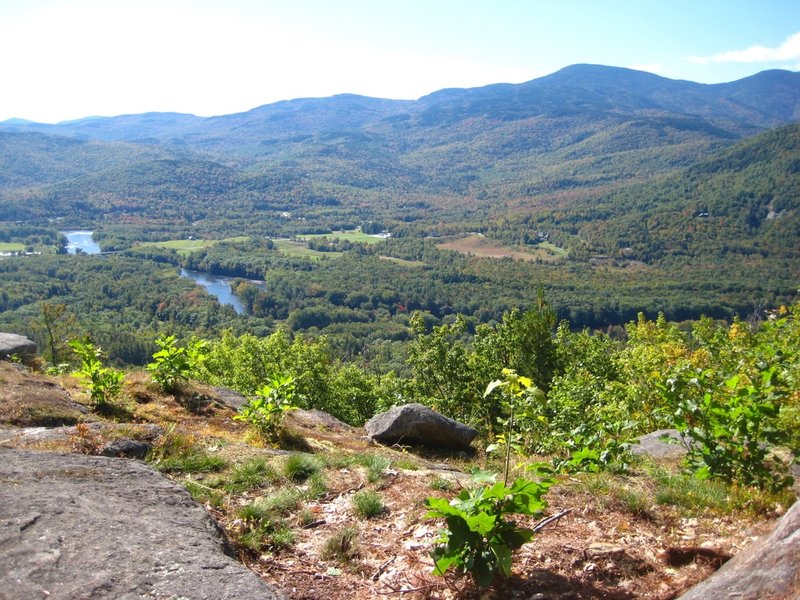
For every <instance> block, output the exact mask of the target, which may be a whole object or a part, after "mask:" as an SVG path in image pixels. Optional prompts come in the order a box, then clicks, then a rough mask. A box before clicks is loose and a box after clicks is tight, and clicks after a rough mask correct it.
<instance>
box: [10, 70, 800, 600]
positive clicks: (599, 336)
mask: <svg viewBox="0 0 800 600" xmlns="http://www.w3.org/2000/svg"><path fill="white" fill-rule="evenodd" d="M799 116H800V73H796V72H791V71H783V70H772V71H764V72H762V73H758V74H756V75H753V76H751V77H747V78H745V79H741V80H738V81H732V82H729V83H725V84H713V85H704V84H699V83H693V82H689V81H678V80H671V79H667V78H664V77H659V76H657V75H653V74H651V73H645V72H642V71H636V70H632V69H622V68H616V67H604V66H601V65H586V64H579V65H573V66H571V67H567V68H564V69H562V70H560V71H557V72H555V73H552V74H550V75H547V76H544V77H540V78H538V79H534V80H531V81H528V82H526V83H521V84H496V85H489V86H484V87H480V88H471V89H444V90H440V91H437V92H434V93H432V94H429V95H427V96H424V97H422V98H419V99H417V100H390V99H382V98H370V97H364V96H357V95H352V94H341V95H336V96H331V97H325V98H303V99H296V100H287V101H281V102H276V103H273V104H267V105H264V106H260V107H256V108H253V109H252V110H249V111H247V112H243V113H237V114H229V115H220V116H216V117H208V118H203V117H197V116H194V115H186V114H177V113H147V114H130V115H123V116H118V117H97V118H87V119H81V120H77V121H70V122H64V123H59V124H55V125H47V124H41V123H33V122H26V121H20V120H12V121H7V122H4V123H0V331H3V332H14V333H16V334H22V335H25V336H28V337H29V338H30V339H31V340H33V341H34V342H36V345H37V346H38V349H39V351H38V354H36V355H32V356H31V355H27V354H25V355H21V354H19V353H17V354H13V353H12V354H11V355H10V356H9V358H10V359H11V362H6V361H3V362H2V363H0V378H2V380H3V382H4V385H3V386H0V396H2V398H0V399H2V402H0V405H2V410H0V425H2V427H3V435H2V437H3V440H2V442H0V445H3V446H12V447H13V448H14V449H13V450H12V449H10V448H3V452H4V456H10V457H14V458H15V459H19V460H27V461H31V460H35V459H34V458H31V457H30V456H28V455H27V454H24V453H23V452H22V450H20V448H22V449H34V450H37V451H41V450H50V451H52V450H58V451H68V452H73V453H79V454H100V453H103V452H104V451H105V450H104V449H107V444H115V443H123V442H124V443H125V444H128V447H134V448H138V449H139V450H141V452H138V451H137V452H138V455H137V456H138V458H139V459H143V460H145V461H146V462H147V463H148V464H149V466H145V465H137V466H136V469H140V468H141V469H142V470H148V472H150V471H151V467H152V469H155V470H157V471H160V472H161V473H162V474H163V475H164V477H168V478H170V479H171V480H172V482H174V483H176V484H178V485H179V486H181V487H182V488H185V490H188V492H189V494H190V495H191V497H192V498H193V499H194V500H192V499H191V498H189V495H187V494H186V491H185V490H184V489H174V490H173V492H175V493H177V494H179V495H180V496H181V497H182V498H183V502H184V503H186V504H187V505H188V506H190V507H193V508H194V509H197V508H198V507H197V506H196V504H195V502H197V503H199V504H201V505H202V506H203V507H204V508H205V511H207V513H208V514H210V515H212V516H213V517H214V519H215V522H216V523H219V524H220V526H221V527H222V528H223V529H224V530H225V532H226V535H227V536H228V537H229V538H230V540H231V543H232V549H231V550H230V554H231V555H234V554H235V556H236V558H237V559H238V560H239V561H240V563H242V564H244V565H245V566H247V567H249V568H250V569H251V570H252V571H254V572H256V573H257V574H258V575H260V577H261V578H262V579H263V580H265V581H267V582H269V583H271V584H274V585H276V586H278V587H279V588H280V589H282V590H285V591H286V593H287V596H288V597H290V598H297V599H298V600H299V599H300V598H312V597H319V595H320V594H321V593H322V592H321V591H320V590H321V589H323V587H322V586H323V585H324V589H325V590H327V592H328V593H333V594H334V595H338V596H341V597H352V598H372V597H374V596H375V594H380V595H386V596H392V595H406V594H407V597H409V598H442V599H445V598H447V599H454V598H479V597H480V598H483V597H488V596H487V595H486V592H485V588H486V587H491V588H493V590H494V592H492V593H496V594H497V595H498V596H497V597H510V595H511V594H514V593H517V591H519V590H521V591H522V592H524V593H522V594H521V595H520V597H528V596H530V598H535V597H539V596H540V595H543V594H544V596H543V598H554V599H555V598H558V599H560V600H565V599H566V598H567V597H569V598H571V599H573V598H619V599H620V600H622V599H626V600H627V599H631V598H651V599H653V600H656V599H657V600H666V599H667V598H670V599H671V598H675V597H677V596H678V595H679V594H681V593H683V592H685V591H686V590H687V589H688V588H689V587H691V586H692V585H693V584H695V583H697V582H699V581H701V580H703V579H705V578H706V577H708V576H709V575H710V573H711V572H712V571H713V570H715V569H717V568H719V566H720V565H721V564H722V563H723V562H724V561H725V560H727V559H728V558H729V557H730V556H731V555H733V554H736V553H737V552H739V551H740V550H741V549H742V548H743V547H745V546H746V545H747V543H748V542H749V541H750V538H751V537H753V536H756V535H760V534H763V533H765V532H767V531H768V530H769V529H770V527H771V525H772V524H773V523H775V521H776V520H777V519H778V518H779V517H780V516H781V515H783V514H784V513H787V512H788V510H787V509H788V507H789V506H790V505H791V504H792V503H793V502H794V501H795V499H796V493H797V489H798V488H797V484H796V483H794V481H793V479H792V477H793V476H794V475H797V473H798V471H797V468H796V467H797V465H796V462H797V461H796V459H795V457H796V456H798V455H800V395H799V394H798V389H800V351H799V350H798V349H800V290H799V289H798V288H800V122H798V117H799ZM12 337H15V336H12ZM26 386H27V387H26ZM43 390H49V393H50V394H52V395H51V396H47V394H45V393H44V392H43ZM46 397H47V398H50V401H46V399H45V398H46ZM413 404H416V405H421V408H420V410H422V409H424V410H428V409H432V410H434V411H437V412H438V413H440V416H441V415H444V416H446V417H448V418H450V419H455V420H457V421H459V422H460V423H463V424H466V425H467V426H468V427H467V429H470V428H471V429H470V431H471V435H472V437H470V441H469V442H467V444H466V445H467V446H469V444H470V443H471V444H472V446H470V447H469V448H465V447H461V448H460V449H457V450H452V449H448V450H442V449H441V448H436V446H437V443H438V442H440V441H441V437H439V436H429V437H431V438H432V439H426V440H423V442H425V443H427V444H428V446H430V447H428V446H426V445H425V443H423V444H422V447H421V448H419V447H414V446H413V445H412V444H411V443H410V442H415V443H416V442H419V440H418V439H417V438H415V437H414V435H412V434H403V436H401V439H400V440H399V441H397V442H396V443H395V442H389V444H390V445H389V446H383V445H380V444H379V443H378V442H376V441H373V440H371V439H370V440H368V439H367V437H366V432H367V429H366V428H364V429H362V427H364V426H365V423H367V422H368V421H369V420H371V419H373V418H374V417H375V416H376V415H379V414H382V413H385V412H386V411H390V410H392V409H393V408H395V407H401V406H402V407H405V406H406V405H413ZM428 412H430V411H429V410H428ZM61 426H63V427H61ZM462 427H463V426H462ZM29 428H30V429H29ZM43 428H44V429H43ZM663 431H668V432H669V435H670V436H671V437H672V438H673V439H676V440H678V441H677V443H675V444H671V446H672V447H671V448H670V450H674V449H677V450H678V452H677V453H676V454H674V455H672V454H671V456H672V457H671V458H667V459H666V460H664V457H663V456H661V457H654V456H651V455H650V454H647V453H646V452H644V451H642V452H639V449H640V448H643V447H644V446H645V444H644V442H645V440H646V439H648V436H649V437H652V436H659V435H660V433H659V432H663ZM653 432H656V433H653ZM473 438H474V440H473ZM659 440H660V438H659ZM651 441H652V440H651ZM406 442H409V443H408V444H407V443H406ZM137 443H138V444H139V445H138V446H137ZM663 445H667V444H666V443H665V442H664V443H663ZM116 447H117V446H112V448H116ZM662 450H663V449H662ZM111 453H112V454H113V455H114V456H118V455H119V453H117V452H116V451H112V452H111ZM81 458H83V457H81ZM75 460H77V459H75ZM98 460H99V459H95V458H94V457H93V458H92V459H91V460H90V461H89V462H87V463H86V464H90V463H91V464H92V465H95V464H100V462H102V461H100V462H98ZM109 460H111V459H109ZM81 464H83V463H81ZM93 468H94V467H93ZM470 472H471V473H472V474H471V475H470V474H469V473H470ZM151 475H153V477H154V478H155V480H156V481H161V484H163V485H166V482H164V481H163V480H162V479H160V476H159V475H158V474H157V473H152V472H151ZM9 477H11V476H10V475H9ZM34 480H37V477H33V478H32V481H31V482H29V483H30V484H31V486H32V489H33V487H35V485H38V484H37V481H34ZM112 488H113V486H112ZM4 489H8V486H6V488H4ZM545 493H546V494H547V499H548V501H549V509H548V506H547V503H546V502H542V501H541V500H542V497H543V496H544V495H545ZM796 508H797V507H795V509H796ZM545 509H548V510H547V511H545ZM201 512H202V511H201ZM26 514H27V513H26ZM545 514H547V515H549V517H548V518H551V519H553V520H552V521H549V523H552V526H551V527H549V528H548V529H544V526H542V528H543V532H541V533H539V535H537V537H536V539H535V540H533V541H532V542H531V543H530V544H528V543H527V542H529V541H531V539H532V536H533V533H534V532H533V531H532V530H529V528H535V527H538V525H537V522H539V521H538V520H539V519H540V518H545ZM792 514H796V513H792ZM508 515H515V516H514V517H513V519H509V520H508V521H504V520H503V517H504V516H508ZM202 516H203V517H207V515H206V513H205V512H203V515H202ZM25 518H28V517H25ZM37 518H38V517H37ZM459 519H460V520H459ZM562 519H563V520H562ZM539 524H541V522H539ZM345 525H354V526H353V527H345ZM35 526H36V518H33V520H32V521H30V522H29V523H28V524H26V525H24V527H16V525H15V530H17V529H18V530H19V533H20V534H21V532H23V531H24V530H25V528H27V527H35ZM442 527H446V529H442ZM84 529H85V528H84ZM34 531H35V530H34ZM15 535H16V533H15ZM26 535H27V534H26ZM443 535H444V536H445V537H442V536H443ZM445 539H446V540H447V541H446V543H445ZM34 542H35V540H34ZM34 542H32V543H34ZM181 543H182V540H181ZM512 553H513V557H514V562H513V563H512ZM231 562H233V561H231ZM159 564H160V563H159ZM240 566H241V565H236V567H237V568H239V567H240ZM434 566H435V567H436V569H438V570H441V571H442V572H446V576H445V577H444V578H442V577H439V576H434V574H433V573H432V570H433V569H434ZM158 568H161V567H160V566H159V567H158ZM214 568H216V567H214ZM440 574H441V573H440ZM256 583H258V584H261V582H260V581H257V582H256ZM541 590H544V592H542V591H541ZM562 592H564V593H563V594H562ZM546 594H551V595H546ZM564 594H567V595H566V596H565V595H564Z"/></svg>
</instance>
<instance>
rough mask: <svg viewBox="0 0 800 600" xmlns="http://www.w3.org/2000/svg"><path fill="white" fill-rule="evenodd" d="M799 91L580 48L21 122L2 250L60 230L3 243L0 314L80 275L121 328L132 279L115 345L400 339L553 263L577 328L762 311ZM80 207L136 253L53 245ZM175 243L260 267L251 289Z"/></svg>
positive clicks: (528, 285)
mask: <svg viewBox="0 0 800 600" xmlns="http://www.w3.org/2000/svg"><path fill="white" fill-rule="evenodd" d="M798 107H800V76H799V75H798V74H797V73H791V72H787V71H769V72H764V73H760V74H758V75H755V76H753V77H749V78H747V79H743V80H741V81H736V82H731V83H727V84H720V85H701V84H695V83H692V82H686V81H673V80H668V79H664V78H661V77H658V76H655V75H652V74H647V73H642V72H637V71H631V70H627V69H618V68H609V67H601V66H595V65H575V66H573V67H568V68H566V69H563V70H561V71H559V72H557V73H554V74H552V75H549V76H547V77H543V78H540V79H536V80H533V81H530V82H527V83H523V84H519V85H510V84H499V85H493V86H487V87H483V88H476V89H451V90H441V91H439V92H436V93H433V94H431V95H429V96H426V97H423V98H420V99H419V100H416V101H393V100H383V99H375V98H365V97H360V96H353V95H341V96H335V97H331V98H318V99H299V100H291V101H286V102H279V103H276V104H271V105H266V106H262V107H258V108H255V109H253V110H251V111H249V112H246V113H241V114H236V115H226V116H220V117H214V118H208V119H204V118H200V117H194V116H192V115H179V114H158V113H151V114H144V115H127V116H121V117H110V118H90V119H84V120H80V121H73V122H69V123H62V124H59V125H52V126H51V125H39V124H32V123H19V122H11V123H6V124H2V125H0V148H1V149H2V152H0V220H2V221H4V222H5V223H4V225H3V227H2V229H0V231H2V235H3V240H2V243H3V244H5V245H4V246H3V247H2V248H0V250H5V251H11V252H20V251H22V250H27V251H29V252H34V253H35V252H44V253H45V256H25V257H11V258H9V259H5V260H4V261H3V262H0V268H2V269H3V271H4V272H6V273H7V274H8V276H7V277H5V278H4V280H3V281H2V282H1V283H0V285H2V297H1V298H0V299H2V306H3V308H2V310H3V312H2V313H0V320H2V322H3V323H5V324H6V325H7V326H12V325H13V326H15V327H17V328H20V327H21V328H24V327H25V326H26V325H25V323H26V319H30V318H32V317H34V316H35V315H36V314H37V311H38V306H39V305H38V303H39V302H40V301H42V300H49V301H62V300H63V301H67V302H68V303H69V304H70V305H75V306H80V307H82V308H81V319H82V321H84V324H85V327H86V328H88V329H90V330H95V331H96V334H97V335H99V336H101V337H102V338H103V339H104V340H106V339H107V340H109V342H110V343H111V344H112V345H114V343H115V342H114V341H112V340H115V339H121V338H115V337H114V336H113V334H112V331H113V329H114V326H112V324H111V321H112V320H113V319H112V318H111V317H110V316H109V315H111V314H113V311H118V310H121V309H122V307H123V305H124V306H125V307H126V309H127V310H129V311H137V316H136V317H135V318H134V317H131V318H132V319H133V324H123V325H122V327H123V329H124V328H125V327H130V329H131V332H132V333H131V336H132V338H131V340H132V341H130V344H129V345H130V346H131V349H130V351H127V350H125V349H124V348H119V349H117V350H116V351H115V352H114V355H115V356H116V357H117V358H118V359H120V360H125V361H128V360H130V361H133V362H141V360H142V358H141V357H142V356H143V353H142V350H141V348H144V347H150V348H151V347H152V341H144V339H145V338H149V339H150V340H151V339H152V337H153V334H155V333H156V332H159V331H169V332H174V333H179V334H181V335H189V334H190V333H191V332H192V330H193V328H200V329H201V330H202V332H203V333H204V334H205V333H209V334H212V335H213V334H219V332H220V331H222V329H224V328H228V327H231V328H233V329H234V330H236V331H243V330H245V329H250V330H253V331H259V332H263V333H265V332H269V331H272V330H273V329H274V328H276V327H284V328H287V329H288V330H290V331H293V332H304V333H306V334H308V335H319V334H321V333H325V334H327V335H329V336H330V339H331V341H332V344H333V347H334V348H336V350H337V352H341V353H342V355H345V356H356V355H360V356H370V357H373V358H374V357H375V356H376V355H380V356H381V357H382V358H381V359H380V360H381V361H384V362H385V363H386V364H396V363H397V362H398V360H399V359H398V358H396V357H395V355H396V354H397V353H398V352H400V354H399V356H402V352H403V350H402V348H403V347H404V345H405V344H406V343H407V342H408V340H409V338H410V330H409V318H410V315H411V314H412V313H414V311H423V312H424V313H425V314H426V319H427V320H428V324H429V325H433V324H439V323H443V322H447V321H448V320H449V319H452V318H453V316H454V315H456V314H463V315H465V316H466V318H467V323H468V327H469V329H470V330H473V329H474V328H475V327H476V326H477V325H479V324H481V323H491V322H496V321H497V320H499V319H500V318H501V316H502V315H503V313H504V312H505V311H506V310H508V309H511V308H513V307H523V306H525V305H526V304H527V303H529V302H530V300H531V298H533V297H534V295H535V294H536V290H537V289H540V288H541V289H544V290H545V292H546V295H547V298H548V299H549V301H550V302H551V303H552V304H553V306H554V308H555V311H556V314H557V315H558V317H559V318H568V319H569V320H570V322H571V323H572V325H573V327H576V328H579V327H584V326H589V327H593V328H602V329H606V328H608V327H610V326H615V325H622V324H624V323H626V322H628V321H630V320H632V319H634V318H635V317H636V314H637V313H638V312H644V313H645V314H647V315H648V316H650V317H655V316H656V315H657V314H658V313H659V312H663V313H665V314H666V315H667V316H668V317H669V318H672V319H677V320H684V319H694V318H698V317H700V316H701V315H709V316H713V317H715V318H724V319H730V318H732V317H733V316H734V315H739V316H741V317H747V316H749V315H751V314H754V315H755V316H759V314H760V311H763V309H765V308H769V307H775V306H779V305H780V304H782V303H787V302H790V301H791V300H792V298H793V297H794V296H795V294H796V292H797V288H798V280H800V272H799V271H798V254H797V253H798V248H800V220H799V219H800V215H798V204H797V202H798V200H797V198H798V193H799V192H800V169H799V168H798V158H797V157H798V147H799V146H800V127H798V125H797V123H795V122H793V121H794V120H796V119H797V117H798V115H800V108H798ZM70 227H72V228H88V229H91V230H93V231H94V236H95V239H96V240H98V241H99V242H100V244H101V246H102V248H103V249H104V250H107V251H124V252H125V255H124V256H120V255H104V256H102V257H82V258H81V260H75V259H73V258H71V257H60V256H51V255H48V254H52V253H57V252H63V248H64V242H63V240H59V233H58V231H59V230H64V229H68V228H70ZM359 228H362V229H363V232H362V233H357V231H358V229H359ZM381 230H388V232H389V234H390V235H391V238H390V239H388V240H386V239H384V240H377V239H375V238H370V237H369V236H368V235H365V233H366V232H370V233H378V232H380V231H381ZM343 232H344V233H343ZM320 235H324V236H325V237H319V236H320ZM295 236H297V237H295ZM308 236H317V237H308ZM247 238H250V239H247ZM192 240H194V241H192ZM221 240H229V241H221ZM230 240H235V241H230ZM142 259H146V261H154V262H143V261H142ZM20 261H24V262H20ZM137 261H138V264H137ZM132 265H136V266H135V269H134V270H133V271H131V270H130V269H132V268H134V267H133V266H132ZM181 267H183V268H188V269H194V270H199V271H204V272H212V273H218V274H222V275H228V276H233V277H240V278H243V280H242V281H241V282H239V283H236V284H234V288H235V293H236V294H237V296H238V297H239V299H240V300H241V301H242V302H243V304H244V305H245V307H246V309H247V310H246V312H247V314H243V315H236V314H234V313H233V312H232V311H230V309H227V308H222V307H220V306H219V305H218V304H216V303H215V300H214V299H213V298H212V297H209V296H208V295H207V294H206V293H205V292H204V291H203V290H202V289H197V288H193V287H192V285H191V283H190V282H188V281H187V280H185V279H179V278H178V273H179V268H181ZM149 273H159V274H161V275H158V276H153V275H149ZM123 274H127V275H123ZM162 275H163V276H162ZM120 277H130V278H135V279H136V283H135V284H133V285H130V286H127V287H126V290H125V294H124V298H125V301H124V302H122V304H120V301H119V298H117V297H116V296H115V293H116V292H114V291H113V287H114V285H116V283H115V282H116V281H118V280H119V278H120ZM153 277H155V279H154V278H153ZM244 279H254V280H260V281H263V282H265V283H264V284H263V285H260V286H258V285H253V284H252V282H248V281H244ZM190 290H191V293H192V295H193V297H194V300H193V301H192V302H184V301H182V300H181V298H183V297H184V295H185V294H186V293H187V292H188V291H190ZM196 302H199V303H200V304H196ZM200 306H202V307H203V308H202V309H199V307H200ZM159 307H160V308H159ZM198 311H199V312H198ZM209 311H210V312H209ZM193 313H194V314H193ZM761 316H763V315H761ZM141 327H145V329H142V332H143V333H142V336H141V337H142V339H141V340H139V341H138V342H137V341H135V338H136V335H137V334H136V333H135V332H136V331H137V330H138V329H139V328H141ZM145 331H146V332H147V334H148V335H147V336H145V335H144V332H145ZM126 339H127V338H126ZM136 348H139V349H136ZM134 357H135V358H134ZM400 362H402V361H400Z"/></svg>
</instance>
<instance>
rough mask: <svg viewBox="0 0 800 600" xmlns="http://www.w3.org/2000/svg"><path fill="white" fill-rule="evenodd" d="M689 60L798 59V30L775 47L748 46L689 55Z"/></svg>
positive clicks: (736, 61) (716, 61) (764, 60)
mask: <svg viewBox="0 0 800 600" xmlns="http://www.w3.org/2000/svg"><path fill="white" fill-rule="evenodd" d="M688 58H689V60H690V61H692V62H694V63H697V64H700V65H707V64H711V63H759V62H774V61H789V60H798V59H800V32H799V33H795V34H794V35H791V36H789V37H788V38H787V39H786V41H785V42H783V43H782V44H781V45H780V46H778V47H776V48H769V47H767V46H750V47H749V48H745V49H744V50H731V51H729V52H720V53H719V54H714V55H713V56H690V57H688Z"/></svg>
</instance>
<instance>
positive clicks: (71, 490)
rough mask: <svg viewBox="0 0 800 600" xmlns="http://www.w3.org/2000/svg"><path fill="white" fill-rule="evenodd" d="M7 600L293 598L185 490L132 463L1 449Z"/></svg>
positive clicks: (0, 554)
mask: <svg viewBox="0 0 800 600" xmlns="http://www.w3.org/2000/svg"><path fill="white" fill-rule="evenodd" d="M0 590H1V591H0V597H2V598H3V599H4V600H17V599H19V600H22V599H26V600H27V599H29V598H45V597H46V598H51V599H63V600H66V599H70V600H84V599H85V600H88V599H109V600H110V599H112V598H113V599H115V600H116V599H120V600H134V599H137V600H138V599H141V598H164V599H166V598H181V599H186V600H194V599H197V600H200V599H209V598H214V599H218V600H234V599H235V600H245V599H256V598H257V599H259V600H270V599H275V598H283V597H284V596H283V595H282V594H280V593H278V592H276V591H275V590H274V589H273V588H271V587H270V586H269V585H267V584H266V583H264V582H263V581H262V580H261V579H259V577H258V576H257V575H256V574H255V573H253V572H252V571H249V570H248V569H247V568H245V567H244V566H243V565H242V564H241V563H239V562H238V561H236V560H235V559H234V558H233V553H232V551H231V549H230V547H229V545H228V543H227V540H226V538H225V535H224V533H223V532H222V530H221V529H220V527H219V525H218V524H217V522H216V521H214V520H213V519H212V518H211V517H210V516H209V515H208V513H206V511H205V510H204V509H203V508H202V507H201V506H200V505H199V504H197V503H196V502H195V501H194V500H192V497H191V496H190V495H189V493H188V492H187V491H186V490H184V489H183V488H181V487H178V486H176V485H175V484H173V483H171V482H170V481H168V480H167V479H165V478H164V477H163V476H162V475H160V474H159V473H157V472H156V471H154V470H153V469H152V468H150V467H149V466H147V465H145V464H143V463H140V462H136V461H128V460H119V459H115V458H105V457H100V456H85V455H79V454H56V453H50V452H32V451H27V450H16V449H5V448H0Z"/></svg>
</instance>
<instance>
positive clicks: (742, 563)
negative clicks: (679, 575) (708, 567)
mask: <svg viewBox="0 0 800 600" xmlns="http://www.w3.org/2000/svg"><path fill="white" fill-rule="evenodd" d="M709 598H714V599H715V600H727V599H731V600H732V599H734V598H735V599H736V600H761V599H766V598H770V599H772V600H789V599H797V598H800V503H799V502H795V503H794V505H793V506H792V507H791V508H790V509H789V511H788V512H787V513H786V514H785V515H783V517H782V518H781V520H780V521H778V524H777V526H776V527H775V529H774V530H773V531H772V533H771V534H770V535H765V536H763V537H761V538H759V539H758V540H756V541H755V542H753V543H751V544H749V545H748V546H746V547H745V548H744V549H743V550H742V551H741V552H739V554H737V555H736V556H734V557H733V558H732V559H731V560H729V561H728V562H727V563H725V565H723V567H722V568H721V569H720V570H719V571H717V572H716V573H714V574H713V575H712V576H711V577H709V578H708V579H706V580H705V581H704V582H702V583H700V584H698V585H696V586H694V587H693V588H692V589H690V590H689V591H688V592H686V593H685V594H684V595H683V596H681V597H680V600H708V599H709Z"/></svg>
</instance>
